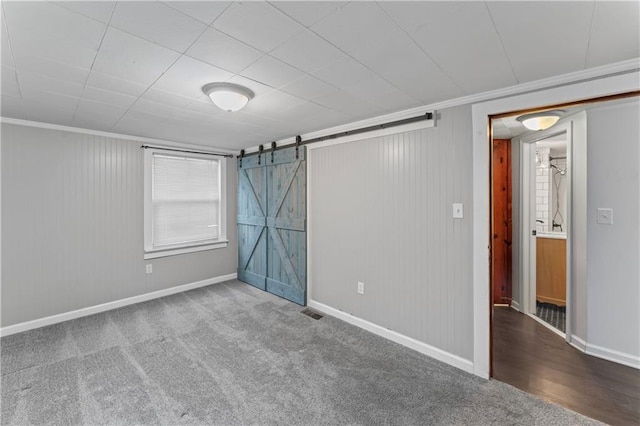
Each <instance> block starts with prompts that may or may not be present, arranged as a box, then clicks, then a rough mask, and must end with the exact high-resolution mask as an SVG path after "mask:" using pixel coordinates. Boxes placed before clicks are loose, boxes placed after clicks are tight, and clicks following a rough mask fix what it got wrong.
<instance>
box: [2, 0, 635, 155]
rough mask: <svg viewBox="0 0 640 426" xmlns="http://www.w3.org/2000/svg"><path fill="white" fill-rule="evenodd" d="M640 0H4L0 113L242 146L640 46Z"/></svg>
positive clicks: (629, 52) (610, 59)
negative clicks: (239, 102) (243, 97)
mask: <svg viewBox="0 0 640 426" xmlns="http://www.w3.org/2000/svg"><path fill="white" fill-rule="evenodd" d="M639 5H640V3H639V2H637V1H631V2H600V1H598V2H594V1H583V2H523V1H518V2H480V1H470V2H361V1H358V2H306V1H305V2H271V3H267V2H234V3H231V2H196V1H175V2H146V1H145V2H124V1H120V2H112V1H102V2H100V1H98V2H96V1H63V2H22V1H16V2H13V1H2V36H1V37H2V86H1V96H2V103H1V107H2V110H1V113H2V116H3V117H11V118H18V119H27V120H33V121H40V122H46V123H54V124H61V125H68V126H75V127H81V128H89V129H95V130H102V131H110V132H116V133H123V134H129V135H136V136H146V137H152V138H159V139H168V140H175V141H181V142H190V143H197V144H202V145H209V146H216V147H221V148H231V149H239V148H244V147H249V146H255V145H257V144H260V143H268V142H269V141H272V140H278V139H282V138H285V137H290V136H293V135H296V134H301V133H308V132H311V131H314V130H320V129H323V128H327V127H331V126H336V125H340V124H344V123H348V122H352V121H356V120H359V119H364V118H369V117H373V116H377V115H382V114H386V113H390V112H394V111H399V110H403V109H408V108H412V107H416V106H419V105H426V104H431V103H435V102H438V101H442V100H447V99H452V98H456V97H460V96H464V95H470V94H476V93H480V92H485V91H489V90H492V89H497V88H502V87H507V86H512V85H515V84H518V83H524V82H528V81H533V80H538V79H542V78H546V77H551V76H554V75H558V74H564V73H568V72H573V71H579V70H583V69H585V68H590V67H595V66H599V65H605V64H609V63H614V62H618V61H622V60H626V59H632V58H637V57H640V24H639V22H640V19H639V18H640V11H639ZM215 81H231V82H235V83H238V84H242V85H245V86H247V87H249V88H251V89H252V90H253V91H254V92H255V93H256V97H255V98H254V99H253V100H252V101H251V102H250V103H249V104H248V105H247V107H246V108H245V109H243V110H242V111H241V112H238V113H227V112H224V111H221V110H219V109H218V108H217V107H215V106H214V105H213V104H211V102H210V101H209V100H208V98H207V97H206V96H205V95H204V94H203V93H202V91H201V88H202V86H203V85H204V84H206V83H210V82H215Z"/></svg>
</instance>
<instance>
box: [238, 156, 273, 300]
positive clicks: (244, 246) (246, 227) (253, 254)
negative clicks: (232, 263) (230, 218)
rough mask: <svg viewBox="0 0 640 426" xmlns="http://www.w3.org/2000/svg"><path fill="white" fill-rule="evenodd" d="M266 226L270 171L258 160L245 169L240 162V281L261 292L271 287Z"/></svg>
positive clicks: (251, 159)
mask: <svg viewBox="0 0 640 426" xmlns="http://www.w3.org/2000/svg"><path fill="white" fill-rule="evenodd" d="M263 157H264V156H263ZM261 160H264V158H262V159H261ZM266 226H267V169H266V167H265V166H264V161H260V162H258V157H256V156H253V157H247V158H245V159H243V161H242V166H241V167H240V162H238V279H239V280H241V281H244V282H246V283H248V284H251V285H253V286H255V287H258V288H259V289H261V290H264V289H266V285H267V232H266Z"/></svg>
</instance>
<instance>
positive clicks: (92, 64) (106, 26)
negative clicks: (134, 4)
mask: <svg viewBox="0 0 640 426" xmlns="http://www.w3.org/2000/svg"><path fill="white" fill-rule="evenodd" d="M116 5H117V3H114V4H113V7H112V8H111V13H110V14H109V19H108V20H107V22H106V24H104V31H103V32H102V37H100V43H98V48H97V49H96V54H95V55H94V56H93V61H91V66H90V67H89V72H88V73H87V77H86V78H85V79H84V84H83V85H82V92H81V93H80V98H79V99H78V103H77V104H76V108H75V109H74V110H73V115H72V116H71V122H70V123H69V124H72V123H73V122H74V120H75V119H76V114H77V113H78V108H79V107H80V102H82V99H83V98H84V91H85V89H86V88H87V82H88V81H89V77H90V76H91V71H92V70H93V66H94V64H95V63H96V59H98V55H99V54H100V49H102V43H103V42H104V38H105V37H106V35H107V31H109V24H110V23H111V18H113V13H114V12H115V10H116Z"/></svg>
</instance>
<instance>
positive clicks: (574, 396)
mask: <svg viewBox="0 0 640 426" xmlns="http://www.w3.org/2000/svg"><path fill="white" fill-rule="evenodd" d="M492 335H493V378H494V379H496V380H500V381H502V382H505V383H509V384H510V385H513V386H515V387H517V388H519V389H522V390H524V391H526V392H529V393H532V394H534V395H538V396H540V397H542V398H543V399H545V400H547V401H550V402H554V403H556V404H558V405H562V406H564V407H567V408H569V409H571V410H574V411H577V412H578V413H582V414H584V415H586V416H589V417H592V418H594V419H597V420H600V421H602V422H605V423H609V424H612V425H640V370H637V369H634V368H631V367H626V366H624V365H620V364H616V363H613V362H610V361H606V360H603V359H600V358H596V357H593V356H590V355H586V354H584V353H582V352H580V351H578V350H577V349H575V348H573V347H572V346H570V345H569V344H567V343H566V342H565V341H564V339H563V338H562V337H560V336H558V335H557V334H555V333H553V332H552V331H551V330H548V329H547V328H545V327H544V326H543V325H541V324H539V323H538V322H536V321H535V320H533V319H531V318H529V317H527V316H526V315H524V314H521V313H519V312H516V311H515V310H513V309H511V308H509V307H495V308H494V320H493V334H492Z"/></svg>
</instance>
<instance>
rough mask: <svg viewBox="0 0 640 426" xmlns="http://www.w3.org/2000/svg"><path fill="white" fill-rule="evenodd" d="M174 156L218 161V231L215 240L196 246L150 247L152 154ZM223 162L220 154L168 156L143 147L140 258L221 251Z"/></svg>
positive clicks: (223, 231) (224, 201) (224, 243)
mask: <svg viewBox="0 0 640 426" xmlns="http://www.w3.org/2000/svg"><path fill="white" fill-rule="evenodd" d="M154 154H159V155H163V156H175V157H181V158H185V157H186V158H197V159H204V160H211V159H212V157H213V159H216V160H218V173H220V176H219V180H218V181H219V182H220V232H219V237H218V239H216V240H212V241H207V242H204V243H203V242H200V243H184V244H175V245H172V246H166V247H161V248H159V247H154V246H153V200H152V196H153V191H152V185H153V155H154ZM226 177H227V161H226V158H225V157H223V156H220V155H213V154H194V153H186V152H176V153H171V152H169V151H166V150H163V149H153V148H147V149H145V150H144V259H155V258H158V257H165V256H175V255H178V254H185V253H194V252H198V251H204V250H213V249H218V248H225V247H227V245H228V244H229V240H227V182H226Z"/></svg>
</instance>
